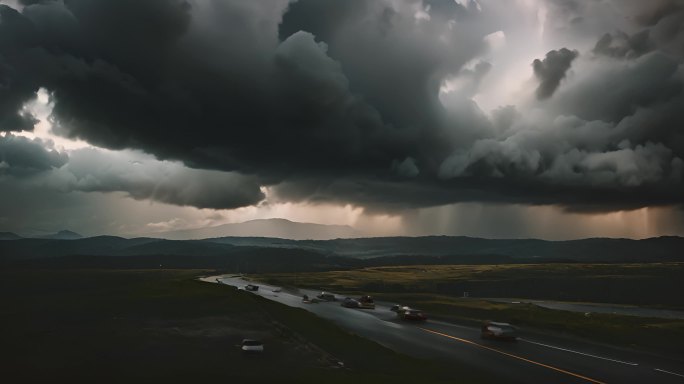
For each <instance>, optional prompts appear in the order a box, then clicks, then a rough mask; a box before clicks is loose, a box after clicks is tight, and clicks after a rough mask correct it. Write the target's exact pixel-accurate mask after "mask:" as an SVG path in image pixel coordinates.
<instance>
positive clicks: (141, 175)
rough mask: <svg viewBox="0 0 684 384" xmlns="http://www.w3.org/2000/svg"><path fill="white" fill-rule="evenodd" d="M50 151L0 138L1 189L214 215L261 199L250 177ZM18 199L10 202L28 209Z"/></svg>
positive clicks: (112, 155)
mask: <svg viewBox="0 0 684 384" xmlns="http://www.w3.org/2000/svg"><path fill="white" fill-rule="evenodd" d="M50 147H51V144H50V143H46V142H43V141H41V140H40V139H34V140H29V139H26V138H24V137H19V136H14V135H7V136H4V137H2V136H0V159H1V161H0V186H3V187H4V186H6V185H8V184H20V185H22V186H23V187H24V188H27V187H28V188H38V189H45V190H47V191H54V192H55V193H68V192H73V191H79V192H103V193H107V192H124V193H125V194H126V195H127V196H129V197H132V198H134V199H137V200H143V199H145V200H153V201H159V202H163V203H168V204H174V205H181V206H186V205H189V206H194V207H198V208H215V209H231V208H237V207H242V206H247V205H253V204H257V203H258V202H259V201H261V200H262V199H263V198H264V194H263V193H262V191H261V190H260V187H259V184H258V183H256V181H255V180H254V178H253V177H248V176H242V175H239V174H234V173H228V172H219V171H206V170H197V169H189V168H186V167H184V166H183V165H181V164H179V163H177V162H168V161H157V160H154V159H152V158H150V156H147V155H143V154H140V153H135V152H130V151H125V152H111V151H102V150H98V149H92V148H85V149H79V150H75V151H72V152H70V153H69V154H67V153H61V152H58V151H56V150H55V149H52V148H50ZM22 197H23V196H16V197H15V198H14V202H15V203H16V204H21V203H26V204H25V205H26V206H30V205H31V202H30V201H27V202H22V201H21V200H22ZM21 205H24V204H21Z"/></svg>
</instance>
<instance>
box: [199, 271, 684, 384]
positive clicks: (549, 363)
mask: <svg viewBox="0 0 684 384" xmlns="http://www.w3.org/2000/svg"><path fill="white" fill-rule="evenodd" d="M204 281H208V282H220V283H222V284H228V285H232V286H236V287H238V288H243V287H244V286H245V285H247V284H249V282H248V281H246V280H243V279H242V278H239V277H229V276H219V277H216V276H214V277H210V278H206V279H204ZM259 286H260V289H259V291H257V292H255V294H257V295H259V296H262V297H265V298H268V299H270V300H273V301H277V302H279V303H282V304H285V305H289V306H292V307H298V308H304V309H306V310H308V311H310V312H313V313H315V314H316V315H318V316H320V317H322V318H325V319H329V320H331V321H333V322H334V323H336V324H338V325H339V326H341V327H343V328H345V329H347V330H349V331H352V332H354V333H356V334H358V335H360V336H363V337H366V338H368V339H371V340H374V341H376V342H378V343H380V344H382V345H384V346H386V347H388V348H391V349H393V350H395V351H398V352H401V353H405V354H408V355H411V356H415V357H420V358H428V359H440V360H446V361H459V362H460V363H463V364H466V365H470V366H472V367H474V368H479V369H484V370H487V371H489V372H492V373H494V374H497V375H499V376H501V377H502V380H505V382H509V383H559V384H560V383H596V384H600V383H639V384H641V383H680V384H681V383H684V362H682V361H679V360H676V359H669V358H666V357H657V356H654V355H651V354H648V353H640V352H636V351H627V350H623V349H617V348H611V347H607V346H599V345H595V344H589V343H586V342H581V341H572V340H568V339H557V338H554V337H552V336H534V337H521V338H520V339H519V340H518V341H517V342H501V341H496V340H481V339H480V337H479V329H477V328H473V327H467V326H461V325H456V324H451V323H446V322H441V321H435V320H428V321H427V322H424V323H419V324H414V323H407V322H403V321H400V320H398V319H397V318H396V315H395V313H394V312H392V311H390V309H389V308H390V304H389V303H376V309H375V310H363V309H349V308H344V307H341V306H340V305H339V303H336V302H321V303H317V304H305V303H303V302H302V299H301V296H302V295H304V294H307V295H309V296H310V297H314V296H315V295H316V294H318V293H320V292H315V291H311V290H305V289H301V290H299V291H297V292H285V291H280V289H278V287H274V286H269V285H265V284H259Z"/></svg>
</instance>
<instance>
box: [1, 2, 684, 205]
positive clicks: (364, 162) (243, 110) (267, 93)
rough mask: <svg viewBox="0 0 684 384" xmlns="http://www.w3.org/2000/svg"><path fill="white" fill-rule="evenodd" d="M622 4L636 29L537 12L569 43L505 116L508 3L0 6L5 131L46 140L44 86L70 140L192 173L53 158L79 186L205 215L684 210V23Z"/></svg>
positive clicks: (671, 11)
mask: <svg viewBox="0 0 684 384" xmlns="http://www.w3.org/2000/svg"><path fill="white" fill-rule="evenodd" d="M618 3H619V2H615V4H618ZM627 3H628V4H627ZM627 3H626V5H623V6H620V5H619V4H618V5H617V6H616V7H615V8H616V9H619V10H620V11H621V12H624V13H625V14H630V16H631V19H629V20H633V22H632V24H630V26H626V25H623V24H620V23H624V22H625V21H624V20H625V17H618V16H614V15H609V14H608V12H609V9H612V8H610V7H608V6H607V5H596V4H593V5H586V4H584V5H583V2H574V1H551V0H549V1H545V2H540V4H543V5H544V6H545V7H546V9H547V10H548V15H547V19H546V20H545V21H544V24H543V27H544V28H545V29H544V31H546V32H545V33H547V34H549V36H550V39H553V38H554V36H561V35H563V36H566V35H567V36H572V37H573V39H575V40H573V39H571V38H567V37H563V38H561V37H558V39H557V41H558V44H559V45H558V46H556V47H553V48H552V50H549V49H546V50H544V51H541V52H538V56H536V59H535V60H533V59H530V61H531V62H530V61H528V62H527V63H528V65H529V64H531V67H528V68H529V73H528V77H529V79H530V80H531V81H529V82H526V83H523V86H525V87H527V89H524V90H523V91H527V92H528V93H530V94H534V95H535V96H536V97H531V98H528V99H524V100H521V102H520V103H519V105H515V106H513V105H510V106H505V105H504V106H500V107H499V108H496V109H494V110H493V111H483V110H482V109H481V108H480V107H479V106H478V104H477V103H476V102H475V101H474V100H475V99H476V96H477V95H478V93H481V92H483V90H482V87H483V85H482V84H483V83H484V80H486V78H487V76H489V73H490V72H491V71H492V68H494V69H495V68H497V66H505V65H506V63H502V62H497V61H496V60H495V56H492V55H494V54H493V53H492V51H493V49H492V47H491V46H490V44H489V43H488V40H487V39H488V36H491V34H493V33H498V32H500V36H503V37H504V38H505V36H506V32H507V31H508V28H513V27H512V26H511V25H510V22H509V23H506V22H503V21H502V20H504V18H502V15H501V7H502V4H508V3H507V2H497V1H494V0H491V1H479V2H476V1H468V2H466V1H463V2H454V1H419V0H394V1H391V0H382V1H379V0H352V1H334V0H325V1H321V0H316V1H313V0H299V1H296V2H288V1H286V0H281V1H269V2H254V1H237V0H236V1H210V0H207V1H191V2H190V1H180V0H150V1H143V2H141V1H134V0H116V1H114V0H64V1H57V0H53V1H50V0H46V1H24V2H22V4H23V5H24V6H23V7H17V8H21V9H15V8H12V7H9V6H4V5H0V130H4V131H23V130H29V131H30V130H31V129H32V127H33V126H34V125H35V124H36V123H37V120H36V118H35V117H34V116H32V115H31V113H30V112H29V111H27V110H26V109H25V107H24V105H25V104H26V103H27V102H28V101H30V100H31V99H32V98H33V97H35V94H36V92H38V90H39V89H45V90H47V92H48V93H49V95H50V98H51V100H52V102H53V103H54V108H53V110H52V116H51V119H52V122H53V124H54V126H53V130H54V132H57V133H59V134H60V135H63V136H65V137H70V138H78V139H82V140H85V141H87V142H88V143H91V144H93V145H96V146H99V147H103V148H108V149H110V150H136V151H142V152H145V153H147V154H150V155H152V156H154V157H156V158H157V159H158V160H159V161H162V162H163V161H166V162H167V163H169V164H177V166H178V169H176V170H175V171H174V172H173V173H172V176H169V177H168V178H166V179H164V180H162V181H160V180H158V179H157V178H156V175H158V173H159V172H157V171H153V172H151V173H150V174H147V173H145V172H142V173H140V172H137V171H136V168H135V166H130V164H129V163H125V162H124V163H125V165H124V163H122V160H121V159H118V158H114V157H109V158H98V159H93V158H92V156H94V155H93V153H89V152H87V151H82V152H78V153H73V154H71V155H70V157H69V161H68V163H65V164H62V165H60V164H59V163H56V164H55V165H54V166H55V167H56V168H58V169H59V172H66V173H68V174H71V175H72V176H73V177H71V181H66V180H69V177H66V176H65V175H59V172H53V176H54V177H55V178H56V179H57V180H61V181H62V182H64V184H62V185H64V186H65V188H67V189H74V190H79V191H99V192H107V191H125V192H127V193H128V194H129V195H130V196H131V197H133V198H136V199H153V200H158V201H164V202H169V203H173V204H179V205H193V206H197V207H211V208H234V207H239V206H248V205H253V204H257V203H258V202H259V201H261V200H262V199H263V198H264V196H263V194H262V192H261V190H260V187H269V188H271V189H272V190H273V191H274V196H277V198H280V199H284V200H288V201H314V202H315V201H320V202H340V203H351V204H357V205H360V206H364V207H367V208H368V209H378V210H398V209H401V208H402V207H426V206H436V205H441V204H448V203H453V202H459V201H498V202H515V203H521V204H556V205H561V206H563V207H567V208H569V209H599V210H611V209H623V208H635V207H642V206H647V205H651V204H658V205H670V204H681V203H682V202H684V193H683V192H684V184H683V181H682V176H683V172H684V169H683V168H682V158H684V132H683V131H682V126H681V124H680V123H679V122H681V121H682V111H681V109H682V108H681V107H678V106H681V105H684V96H683V93H682V92H683V91H682V84H684V83H683V82H684V78H683V73H684V69H683V68H684V67H683V65H682V62H683V56H684V55H683V54H682V49H681V46H682V45H681V42H682V41H684V40H683V36H684V32H683V29H682V25H684V23H679V24H678V22H679V21H681V20H682V15H684V11H683V10H682V8H681V7H680V3H679V2H678V1H662V2H658V3H659V4H661V5H660V6H658V7H655V6H654V7H645V6H644V7H641V6H638V4H637V3H639V2H636V3H635V2H627ZM632 3H634V4H632ZM635 4H636V5H635ZM603 6H605V7H606V8H605V9H603V8H601V10H600V12H597V8H596V7H603ZM519 12H520V13H521V14H524V13H525V11H524V10H521V11H519ZM622 16H624V15H622ZM623 27H624V28H627V27H630V28H631V30H626V31H625V32H622V31H620V30H619V28H623ZM554 33H556V34H557V35H553V34H554ZM579 42H584V43H585V44H584V45H580V44H579ZM571 44H577V46H572V45H571ZM490 56H491V57H490ZM473 63H475V64H473ZM478 63H479V64H478ZM449 79H461V80H463V81H464V82H465V83H467V86H464V88H462V89H460V90H458V91H453V92H449V91H444V84H445V82H446V81H447V80H449ZM535 79H536V82H535V81H534V80H535ZM440 94H441V96H440ZM26 151H30V149H29V148H26ZM13 156H14V155H13ZM98 156H99V155H98ZM12 161H15V162H17V161H19V160H12ZM177 162H182V163H183V164H184V165H185V166H187V167H189V168H186V167H183V166H181V165H180V163H177ZM6 163H7V164H11V163H9V162H6ZM41 164H43V165H37V166H36V167H38V168H40V167H41V166H43V168H44V167H45V164H44V162H43V163H41ZM106 164H111V167H109V168H107V166H105V165H106ZM174 167H175V165H174ZM174 169H175V168H174ZM103 175H104V176H103ZM91 177H92V179H91ZM587 207H589V208H587Z"/></svg>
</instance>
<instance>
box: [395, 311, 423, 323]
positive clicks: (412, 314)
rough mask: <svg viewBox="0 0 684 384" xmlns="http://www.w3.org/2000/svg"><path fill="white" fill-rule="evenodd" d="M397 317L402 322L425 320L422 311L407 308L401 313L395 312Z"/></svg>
mask: <svg viewBox="0 0 684 384" xmlns="http://www.w3.org/2000/svg"><path fill="white" fill-rule="evenodd" d="M397 315H399V317H400V318H402V319H404V320H411V321H426V320H427V316H426V315H425V314H424V313H423V311H421V310H418V309H411V308H407V309H406V310H403V311H401V312H397Z"/></svg>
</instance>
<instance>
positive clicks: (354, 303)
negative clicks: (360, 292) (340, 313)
mask: <svg viewBox="0 0 684 384" xmlns="http://www.w3.org/2000/svg"><path fill="white" fill-rule="evenodd" d="M340 305H341V306H343V307H346V308H361V303H359V301H358V300H356V299H352V298H351V297H345V298H344V300H342V302H341V303H340Z"/></svg>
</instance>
